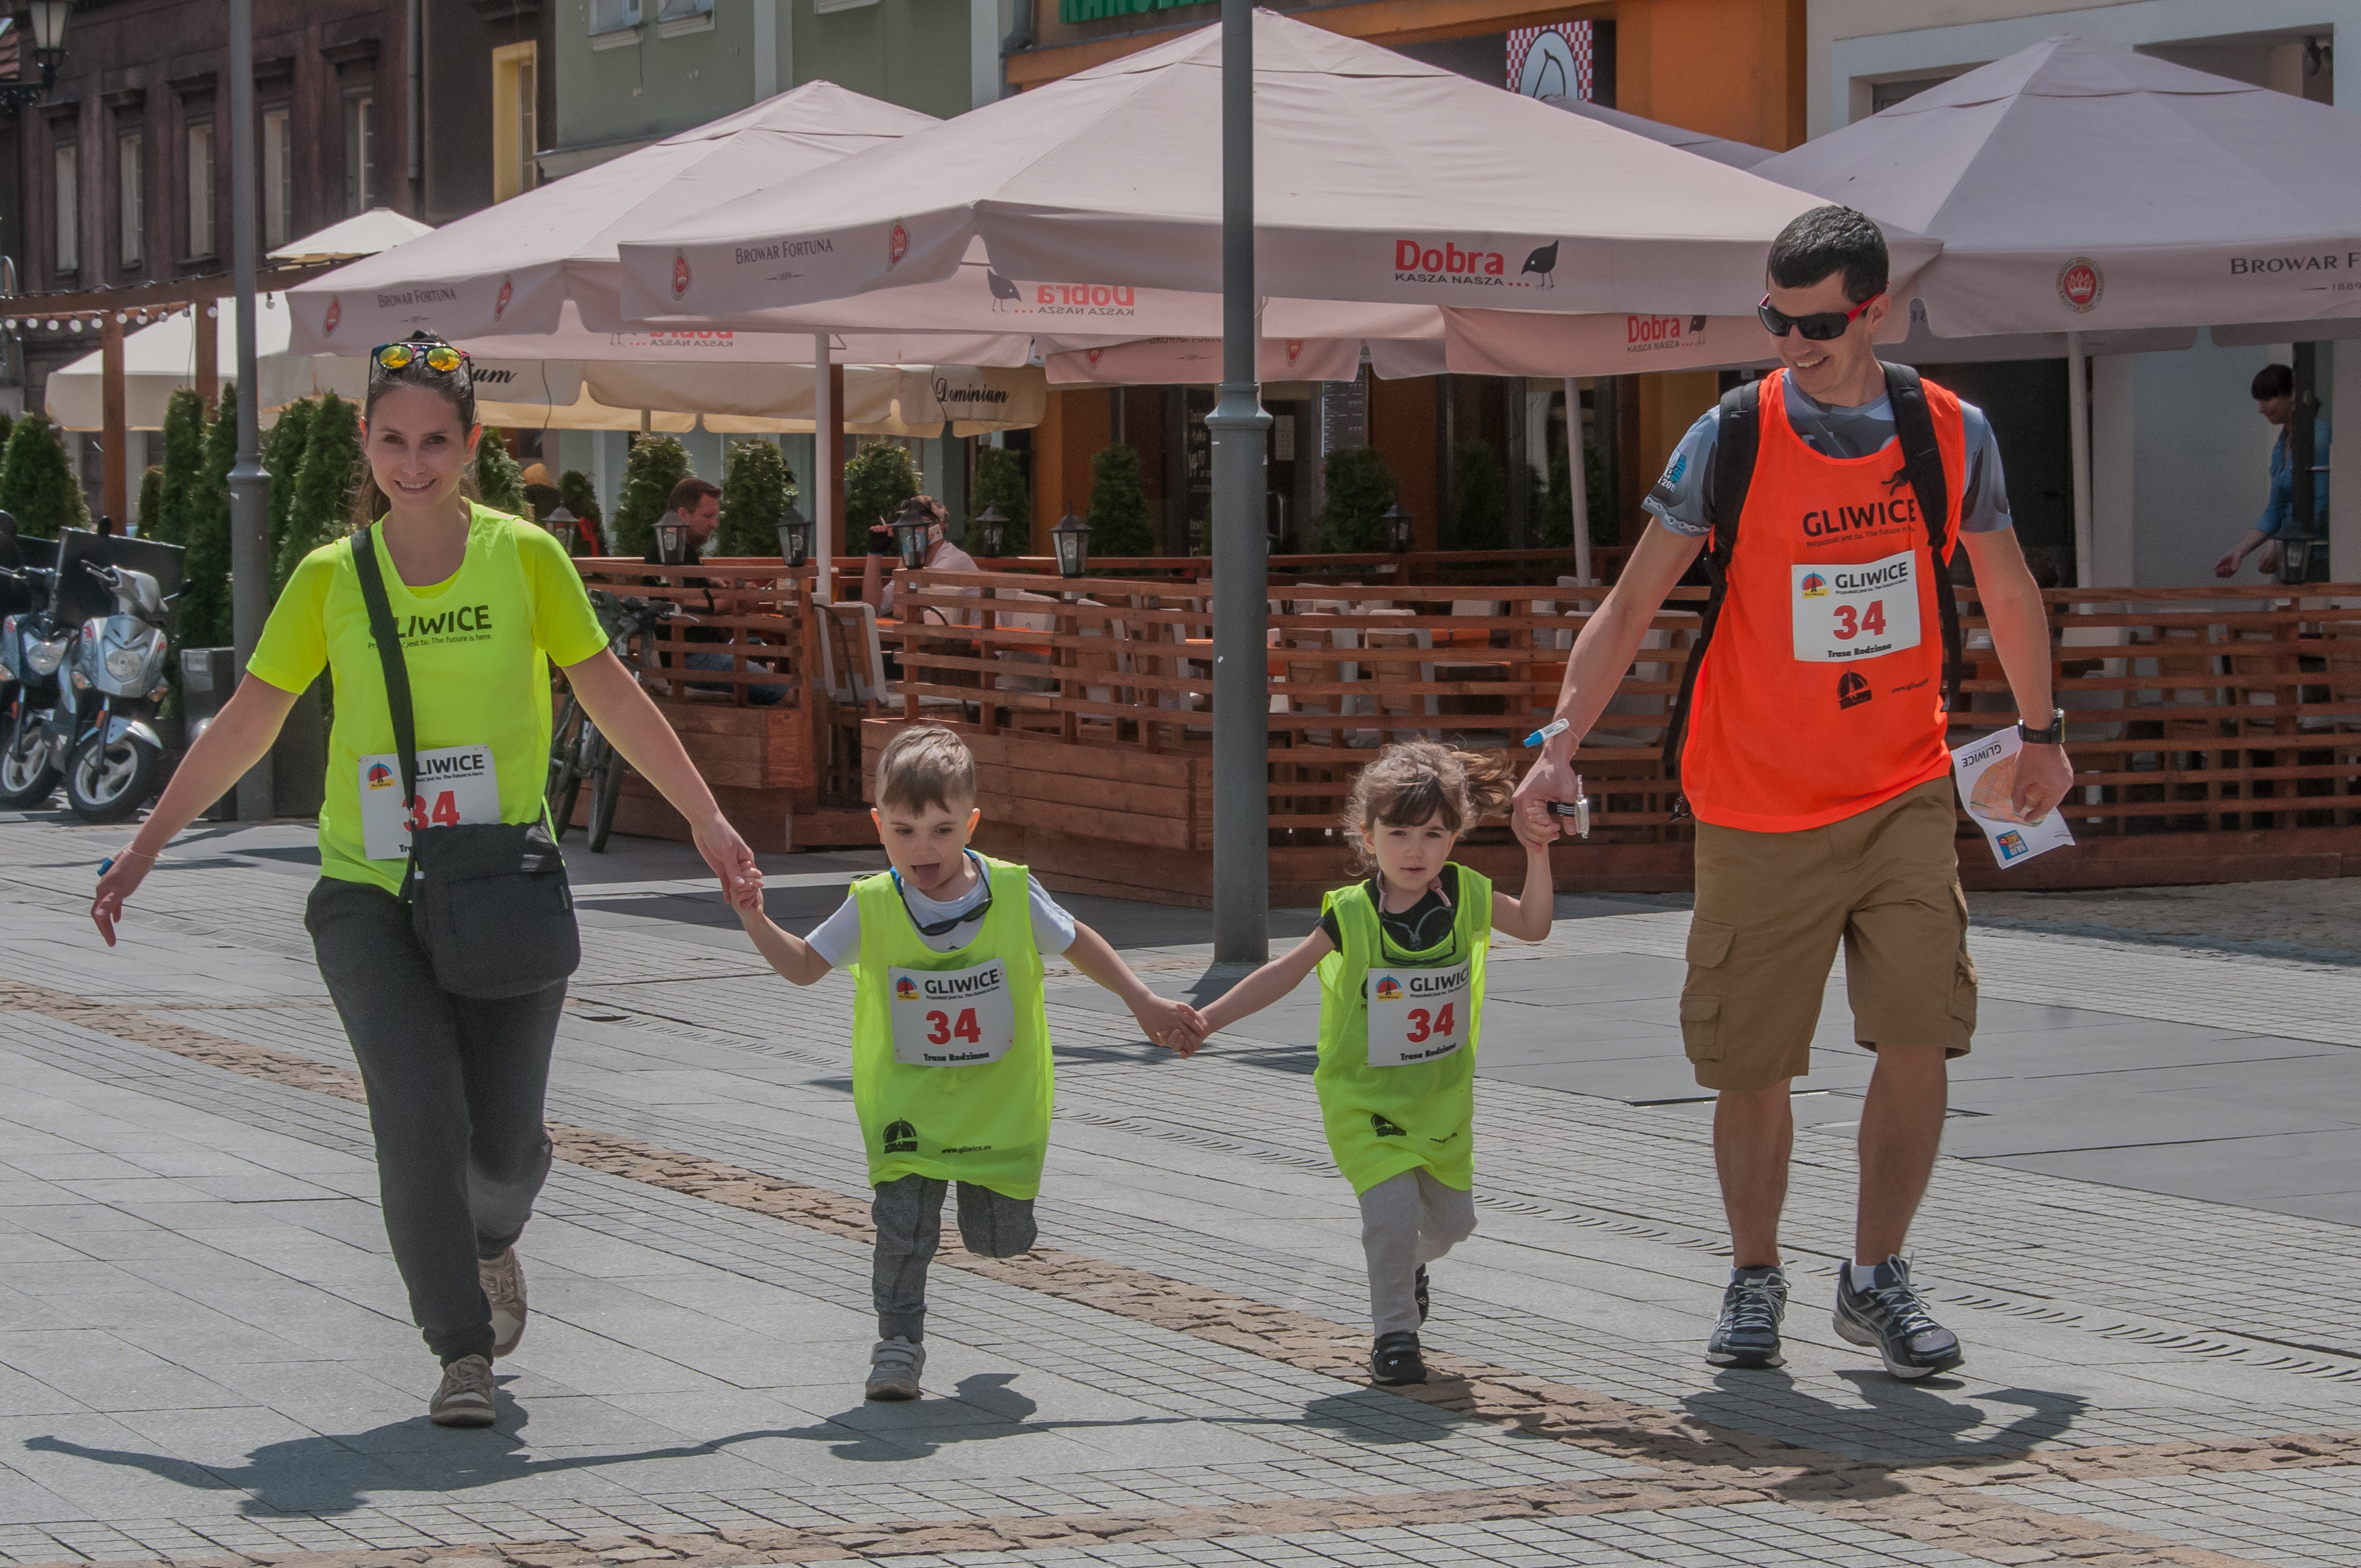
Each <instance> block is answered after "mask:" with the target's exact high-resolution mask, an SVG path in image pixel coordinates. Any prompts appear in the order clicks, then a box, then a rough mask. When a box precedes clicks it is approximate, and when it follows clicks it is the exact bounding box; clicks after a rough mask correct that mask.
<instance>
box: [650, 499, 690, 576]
mask: <svg viewBox="0 0 2361 1568" xmlns="http://www.w3.org/2000/svg"><path fill="white" fill-rule="evenodd" d="M678 516H679V514H678V513H677V512H669V511H668V512H666V513H664V521H662V522H659V523H657V524H656V559H657V560H659V561H661V562H663V563H664V565H667V566H677V565H680V564H681V563H682V562H684V561H686V560H687V559H688V524H686V523H685V522H678V521H674V520H675V518H677V517H678Z"/></svg>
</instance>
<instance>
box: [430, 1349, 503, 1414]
mask: <svg viewBox="0 0 2361 1568" xmlns="http://www.w3.org/2000/svg"><path fill="white" fill-rule="evenodd" d="M492 1417H493V1410H492V1364H491V1363H490V1362H489V1361H486V1360H485V1359H484V1358H483V1357H482V1356H480V1355H463V1356H461V1357H460V1358H459V1359H458V1360H456V1361H455V1362H453V1363H452V1364H451V1365H448V1366H446V1367H445V1368H444V1369H443V1386H442V1387H439V1388H437V1389H435V1390H434V1398H432V1399H430V1400H428V1401H427V1403H426V1419H427V1420H431V1421H433V1422H434V1424H435V1425H436V1426H438V1427H488V1426H490V1425H491V1424H492Z"/></svg>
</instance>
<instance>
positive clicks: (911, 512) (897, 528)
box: [894, 496, 935, 572]
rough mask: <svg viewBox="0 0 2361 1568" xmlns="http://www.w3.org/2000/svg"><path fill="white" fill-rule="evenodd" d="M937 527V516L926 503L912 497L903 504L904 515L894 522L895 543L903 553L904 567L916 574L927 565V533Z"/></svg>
mask: <svg viewBox="0 0 2361 1568" xmlns="http://www.w3.org/2000/svg"><path fill="white" fill-rule="evenodd" d="M934 526H935V514H934V513H933V512H931V511H928V510H927V506H926V503H925V502H923V501H921V500H920V499H918V498H917V497H916V496H912V497H911V498H910V499H908V500H906V501H904V502H903V503H902V514H901V515H900V516H899V517H897V518H895V520H894V543H895V547H896V548H897V549H899V550H900V551H901V553H902V565H904V566H906V567H907V568H908V569H909V570H911V571H913V572H915V571H917V569H918V568H919V567H921V566H923V565H926V564H927V531H928V530H929V529H931V528H933V527H934Z"/></svg>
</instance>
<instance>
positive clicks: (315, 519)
mask: <svg viewBox="0 0 2361 1568" xmlns="http://www.w3.org/2000/svg"><path fill="white" fill-rule="evenodd" d="M360 472H361V436H360V410H359V409H358V408H357V407H356V406H355V405H353V404H351V403H348V402H346V401H345V400H344V399H342V398H340V397H338V396H336V394H335V393H334V392H328V393H325V394H323V395H322V397H321V399H320V400H319V402H318V403H317V404H316V405H314V406H313V410H312V415H311V419H310V421H309V424H308V428H307V430H306V439H305V440H304V443H303V460H302V464H301V465H299V466H297V468H296V470H295V473H294V475H293V484H292V486H291V493H290V495H289V499H288V503H287V533H286V537H285V538H283V539H281V540H280V544H279V553H278V554H276V555H274V556H272V557H271V591H272V593H273V595H274V596H275V595H276V594H277V592H278V590H279V589H280V588H281V587H285V586H286V583H287V579H288V578H290V577H291V576H294V575H295V568H296V567H298V566H300V565H302V564H303V557H304V556H306V555H309V554H311V553H312V552H313V551H314V550H317V549H318V548H319V547H320V546H321V545H323V544H325V543H329V542H330V541H332V540H335V539H339V538H342V537H343V536H344V532H345V525H346V514H347V512H348V511H349V510H350V509H351V506H352V496H353V487H354V486H355V485H356V484H357V483H358V482H359V480H360ZM271 485H272V488H273V489H274V490H275V489H276V488H277V486H278V476H277V475H275V474H274V475H272V476H271Z"/></svg>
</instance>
